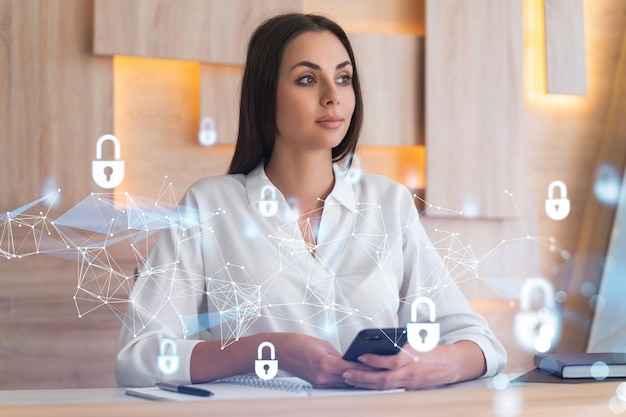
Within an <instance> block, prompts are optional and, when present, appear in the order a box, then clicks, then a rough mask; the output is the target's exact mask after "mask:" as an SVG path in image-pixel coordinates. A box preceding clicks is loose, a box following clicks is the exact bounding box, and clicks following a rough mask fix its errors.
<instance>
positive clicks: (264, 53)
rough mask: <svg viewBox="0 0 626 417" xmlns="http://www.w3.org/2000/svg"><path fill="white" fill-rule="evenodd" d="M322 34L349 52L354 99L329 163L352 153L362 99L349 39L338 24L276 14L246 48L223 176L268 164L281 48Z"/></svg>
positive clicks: (357, 135)
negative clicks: (236, 123) (230, 151)
mask: <svg viewBox="0 0 626 417" xmlns="http://www.w3.org/2000/svg"><path fill="white" fill-rule="evenodd" d="M323 31H329V32H331V33H333V34H334V35H335V36H337V38H338V39H339V40H340V41H341V43H342V44H343V46H344V48H346V51H347V52H348V55H349V57H350V62H351V64H352V85H353V88H354V95H355V99H356V100H355V106H354V113H353V114H352V120H350V126H349V127H348V131H347V132H346V135H345V136H344V138H343V139H342V141H341V143H339V145H337V146H336V147H334V148H333V150H332V158H333V161H334V162H339V161H342V160H343V159H345V158H346V157H347V156H349V155H351V154H353V153H354V151H355V149H356V145H357V141H358V137H359V133H360V131H361V125H362V123H363V96H362V95H361V86H360V83H359V76H358V72H357V68H356V62H355V59H354V53H353V52H352V46H351V45H350V41H349V40H348V36H347V35H346V33H345V32H344V30H343V29H342V28H341V27H340V26H339V25H338V24H337V23H335V22H333V21H332V20H330V19H328V18H326V17H323V16H318V15H311V14H301V13H288V14H281V15H278V16H274V17H272V18H270V19H268V20H266V21H265V22H264V23H263V24H261V25H260V26H259V27H258V28H257V29H256V30H255V31H254V33H253V34H252V37H251V38H250V43H249V44H248V55H247V58H246V65H245V69H244V72H243V79H242V82H241V102H240V104H239V132H238V134H237V145H236V146H235V154H234V155H233V159H232V160H231V161H230V168H229V170H228V172H229V173H230V174H247V173H249V172H250V171H252V170H253V169H254V168H256V167H257V166H258V165H259V164H260V163H261V162H262V161H267V160H269V158H270V156H271V155H272V150H273V149H274V138H275V136H276V90H277V88H278V72H279V69H280V63H281V60H282V57H283V52H284V50H285V46H286V45H287V43H288V42H289V41H291V40H292V39H293V38H295V37H296V36H298V35H300V34H302V33H305V32H323ZM348 163H349V161H348Z"/></svg>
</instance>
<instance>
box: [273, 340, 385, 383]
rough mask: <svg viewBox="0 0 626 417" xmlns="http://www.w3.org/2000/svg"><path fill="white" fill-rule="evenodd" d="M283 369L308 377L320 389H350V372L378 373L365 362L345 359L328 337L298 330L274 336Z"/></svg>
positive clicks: (298, 375)
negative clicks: (347, 382)
mask: <svg viewBox="0 0 626 417" xmlns="http://www.w3.org/2000/svg"><path fill="white" fill-rule="evenodd" d="M274 340H275V343H276V344H277V346H276V357H277V359H278V360H279V363H280V368H281V369H284V370H286V371H288V372H290V373H291V374H293V375H295V376H297V377H299V378H302V379H305V380H307V381H309V382H310V383H311V384H313V386H314V387H316V388H346V387H349V385H348V384H346V382H345V381H344V373H345V372H346V371H349V370H352V371H359V372H370V373H375V372H376V370H375V369H373V368H371V367H369V366H367V365H365V364H362V363H357V362H349V361H345V360H343V359H342V357H341V353H340V352H339V351H338V350H337V349H335V348H334V347H333V345H332V344H331V343H329V342H328V341H326V340H322V339H318V338H315V337H312V336H306V335H303V334H296V333H283V334H281V335H280V337H278V338H276V336H275V338H274Z"/></svg>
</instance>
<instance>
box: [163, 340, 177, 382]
mask: <svg viewBox="0 0 626 417" xmlns="http://www.w3.org/2000/svg"><path fill="white" fill-rule="evenodd" d="M168 348H169V353H168ZM158 363H159V369H160V370H161V372H163V373H164V374H173V373H174V372H176V370H177V369H178V365H179V359H178V353H177V351H176V343H175V342H174V341H173V340H172V339H163V340H161V345H160V348H159V359H158Z"/></svg>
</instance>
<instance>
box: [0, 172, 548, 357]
mask: <svg viewBox="0 0 626 417" xmlns="http://www.w3.org/2000/svg"><path fill="white" fill-rule="evenodd" d="M164 184H165V183H164ZM59 192H60V190H59V191H57V192H55V193H52V194H50V195H48V196H45V197H43V198H41V199H39V200H36V201H33V202H32V203H30V204H28V205H25V206H23V207H20V208H19V209H16V210H14V211H11V212H7V213H6V214H3V215H0V233H1V234H0V254H1V255H2V256H3V257H5V258H6V259H8V260H11V259H13V258H22V257H25V256H32V255H36V254H46V255H53V256H58V257H62V258H64V259H68V260H73V261H75V262H76V263H77V265H78V268H77V271H78V273H77V286H76V291H75V294H74V302H75V305H76V309H77V313H78V316H79V317H82V316H84V315H86V314H89V313H90V312H92V311H94V310H96V309H99V308H103V307H105V308H109V309H110V310H111V311H112V312H113V313H114V314H115V315H116V316H117V317H118V318H119V319H120V321H122V322H123V324H124V325H125V326H127V327H128V328H129V331H130V332H131V333H132V334H133V335H138V334H139V333H141V331H142V330H143V329H145V327H146V326H147V325H148V323H149V321H150V320H152V319H154V318H156V317H157V316H158V314H159V313H160V312H161V309H164V308H170V309H171V308H174V310H175V313H176V314H178V316H179V317H180V324H181V329H182V334H184V335H186V336H187V337H189V336H192V335H194V334H196V333H199V332H201V331H203V330H205V329H207V328H208V326H209V323H211V324H212V326H214V325H215V324H216V323H219V331H220V338H221V339H222V340H223V344H224V346H223V347H225V346H227V345H228V344H229V343H232V342H234V341H236V340H238V339H239V338H240V337H241V336H242V335H244V334H245V332H246V330H247V329H249V328H250V326H251V325H252V324H253V323H254V322H255V320H257V319H258V318H259V317H261V316H263V315H272V314H275V313H274V312H273V311H274V310H273V309H272V308H273V307H275V306H274V305H273V296H272V294H274V292H275V291H277V289H276V288H274V286H273V283H274V280H275V279H276V277H278V276H279V275H280V273H281V271H283V270H285V269H287V268H298V270H297V271H295V276H296V277H297V279H298V280H299V285H301V287H302V288H304V291H303V293H304V296H303V298H302V299H298V300H293V303H298V304H305V305H307V306H308V307H309V308H311V309H312V311H313V313H312V314H311V316H309V317H305V318H298V319H297V320H299V321H300V322H307V324H309V325H314V326H318V327H322V328H326V329H327V330H328V329H333V328H338V327H341V325H342V323H343V321H344V320H346V319H348V318H350V317H360V318H363V319H365V320H368V319H370V320H371V317H372V314H371V312H369V313H365V312H362V311H359V310H358V309H355V308H353V307H351V306H350V303H349V301H348V298H349V297H348V294H344V291H345V290H344V289H342V286H341V285H339V281H340V280H341V279H342V276H341V273H338V271H337V270H336V269H335V266H334V259H333V258H334V256H335V255H334V254H335V253H338V251H341V250H345V248H344V247H345V246H349V247H350V248H352V249H354V248H356V249H357V250H359V251H361V253H362V254H366V258H367V259H369V261H370V262H371V263H372V265H375V267H377V268H380V269H381V270H383V269H384V265H385V263H386V262H388V257H389V254H390V253H391V248H393V247H394V245H400V244H402V233H403V230H402V229H401V228H400V229H399V230H387V228H386V226H385V222H384V221H383V215H382V214H381V207H380V206H379V205H376V204H365V203H363V204H357V205H356V208H355V209H354V210H353V211H352V214H351V216H352V219H351V221H352V225H353V227H352V228H351V230H349V232H348V233H347V234H346V235H345V236H336V237H335V238H334V239H332V240H331V241H330V242H329V244H330V245H335V246H333V250H332V251H329V250H326V249H325V248H324V247H321V246H317V245H311V244H303V241H302V233H303V232H304V233H306V232H307V230H309V229H308V228H310V232H311V233H313V228H315V227H317V225H315V224H308V223H306V224H298V222H291V223H289V224H285V225H283V226H282V227H279V228H278V229H277V230H275V231H274V232H273V233H272V234H270V235H269V239H271V240H272V241H273V242H274V243H275V244H276V245H277V247H278V248H279V253H278V257H279V259H278V268H277V270H276V273H275V274H274V275H271V276H269V277H267V279H266V280H265V281H264V282H262V283H261V284H260V285H258V284H255V283H254V282H255V281H254V280H252V279H251V278H250V276H249V275H248V274H249V273H250V271H247V270H246V269H245V268H244V267H243V266H242V265H240V264H238V263H237V262H236V260H231V259H223V258H222V259H221V262H222V264H221V266H220V265H219V262H218V269H217V270H216V271H214V272H212V273H211V274H210V275H209V276H197V275H195V276H194V275H193V274H192V273H191V272H190V271H179V269H178V268H179V265H178V262H177V258H176V257H174V258H172V259H171V260H170V261H169V262H167V263H165V264H161V265H152V264H149V256H148V255H149V253H150V251H151V248H152V247H153V246H154V243H155V240H156V237H157V236H158V234H159V232H161V231H162V230H165V229H167V230H169V231H170V232H171V233H172V234H173V236H176V239H177V240H178V243H179V244H183V243H184V242H185V241H187V240H189V239H198V238H211V239H214V236H212V234H213V232H214V226H215V224H217V222H220V221H223V220H222V219H223V218H224V217H225V216H224V213H225V212H224V210H222V209H221V208H219V207H215V209H214V210H212V211H210V212H206V213H199V212H198V211H197V209H191V208H188V207H183V206H180V205H179V204H177V203H176V201H177V200H176V198H175V195H174V191H173V189H172V186H171V184H169V185H164V187H163V189H162V192H161V193H160V194H159V196H158V198H157V199H149V198H145V197H138V196H132V195H128V194H91V195H89V196H88V197H86V198H85V199H84V200H83V201H81V202H79V203H78V204H76V205H75V206H74V207H72V208H71V209H70V210H68V211H67V212H65V213H63V214H62V215H61V216H59V217H58V218H57V219H52V218H50V216H49V212H50V211H49V210H50V207H52V206H53V205H54V201H55V199H56V197H57V196H58V193H59ZM507 194H509V195H510V193H508V192H507ZM510 196H511V197H512V195H510ZM414 199H417V197H416V196H414ZM327 204H333V203H327ZM426 207H427V210H428V209H437V208H433V206H432V205H430V204H427V203H426ZM42 208H43V209H42ZM438 209H441V208H438ZM451 212H452V211H451ZM452 213H454V212H452ZM305 214H306V213H305ZM456 214H460V213H458V212H456ZM312 217H315V216H312ZM302 218H307V216H306V215H305V216H303V217H302ZM366 223H367V226H368V227H367V230H368V232H367V233H362V228H363V225H364V224H366ZM372 230H375V231H376V232H375V233H372V232H371V231H372ZM429 237H430V240H431V242H432V246H430V247H427V248H425V249H426V250H431V251H436V252H437V253H438V254H440V256H441V258H442V260H443V263H442V264H440V265H438V266H436V267H434V268H432V270H431V273H432V277H429V279H428V281H429V282H431V283H433V284H432V285H433V286H432V287H430V288H424V290H425V291H426V292H427V293H428V294H430V296H432V297H433V299H434V300H436V297H437V292H438V291H439V290H441V289H442V288H439V286H438V285H439V284H438V283H440V282H446V280H447V277H449V276H451V277H452V279H453V280H454V281H456V282H463V281H466V280H474V279H481V272H482V268H483V265H484V264H487V263H488V262H489V259H490V258H492V257H493V256H494V255H495V254H496V253H497V252H498V250H499V249H500V248H501V247H502V245H505V244H507V242H511V241H516V240H529V241H532V242H534V243H536V244H540V245H548V244H549V245H550V246H551V249H554V246H555V245H554V242H553V240H550V241H548V240H546V239H538V238H531V237H530V236H529V235H528V234H526V235H525V236H520V237H516V238H514V239H509V240H507V241H505V240H503V241H502V242H500V243H499V244H498V245H497V246H496V247H494V248H493V249H492V250H490V251H489V252H488V253H485V254H482V255H480V256H478V255H477V254H475V253H474V252H473V250H472V248H471V246H469V245H467V244H464V243H463V242H462V240H461V238H460V235H459V234H458V233H455V232H451V231H445V230H441V229H435V230H434V231H431V233H430V236H429ZM214 240H215V244H216V245H217V246H216V247H217V248H218V252H219V241H217V239H214ZM546 242H549V243H546ZM120 247H122V248H124V251H125V259H127V258H128V255H127V254H128V253H132V255H133V257H134V260H135V263H136V265H137V267H138V270H139V272H138V273H139V275H141V276H142V278H144V279H149V280H154V282H153V284H155V285H152V286H150V289H151V291H158V294H156V295H157V296H158V297H161V298H162V300H163V302H162V303H161V304H160V305H158V306H156V307H155V306H154V305H152V306H151V307H150V308H147V307H146V306H141V305H137V303H136V301H135V300H133V299H132V298H131V292H132V290H133V287H134V286H135V285H136V284H135V282H136V278H137V276H136V274H135V273H132V274H129V273H128V272H124V271H123V268H122V267H121V266H120V264H119V263H118V260H117V259H116V257H117V256H118V255H116V253H119V252H118V251H119V248H120ZM115 248H118V249H115ZM304 255H306V256H304ZM311 255H314V256H311ZM297 259H299V260H302V259H308V262H304V263H303V262H300V261H298V262H296V260H297ZM320 265H321V266H320ZM180 272H184V274H183V275H181V276H183V277H186V279H187V281H182V282H177V285H176V286H171V285H167V282H169V281H168V279H169V280H171V277H172V276H176V274H178V273H180ZM168 277H169V278H168ZM164 278H165V279H164ZM155 288H156V290H155ZM174 288H175V289H174ZM198 293H202V294H205V295H206V297H207V299H208V302H209V303H211V304H212V305H214V306H216V307H217V310H218V315H219V317H208V316H209V315H208V314H207V315H206V317H204V316H201V315H200V316H197V317H188V316H186V315H185V312H184V311H183V310H182V309H181V310H177V306H179V305H184V304H185V302H187V299H189V298H193V297H196V296H197V294H198ZM400 302H401V303H404V302H405V300H400ZM127 303H134V309H132V311H134V312H135V313H136V315H135V316H134V317H131V319H130V320H124V314H125V311H126V306H127ZM383 308H384V306H383ZM374 315H375V314H374ZM284 319H286V320H289V319H290V318H289V317H284Z"/></svg>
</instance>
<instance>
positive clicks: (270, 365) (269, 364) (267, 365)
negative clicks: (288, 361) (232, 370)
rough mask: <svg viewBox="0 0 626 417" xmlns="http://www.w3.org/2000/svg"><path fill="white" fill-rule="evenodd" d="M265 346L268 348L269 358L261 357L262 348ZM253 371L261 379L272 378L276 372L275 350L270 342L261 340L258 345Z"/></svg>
mask: <svg viewBox="0 0 626 417" xmlns="http://www.w3.org/2000/svg"><path fill="white" fill-rule="evenodd" d="M265 347H268V348H269V349H270V359H263V348H265ZM254 372H256V375H257V376H258V377H259V378H261V379H272V378H274V377H275V376H276V374H277V373H278V361H277V360H276V350H275V349H274V345H273V344H271V343H270V342H263V343H261V344H260V345H259V349H258V352H257V360H256V361H254Z"/></svg>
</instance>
